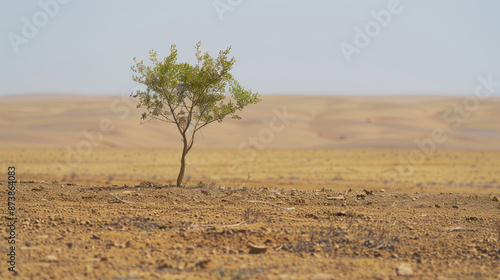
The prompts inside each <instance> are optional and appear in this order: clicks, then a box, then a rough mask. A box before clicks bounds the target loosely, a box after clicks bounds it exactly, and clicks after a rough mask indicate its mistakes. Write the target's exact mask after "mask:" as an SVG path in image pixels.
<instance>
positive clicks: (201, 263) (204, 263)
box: [194, 260, 210, 268]
mask: <svg viewBox="0 0 500 280" xmlns="http://www.w3.org/2000/svg"><path fill="white" fill-rule="evenodd" d="M208 263H210V260H202V261H199V262H197V263H196V264H195V265H194V266H196V267H200V268H207V267H208Z"/></svg>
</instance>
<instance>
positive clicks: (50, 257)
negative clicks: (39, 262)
mask: <svg viewBox="0 0 500 280" xmlns="http://www.w3.org/2000/svg"><path fill="white" fill-rule="evenodd" d="M45 260H46V261H48V262H58V259H57V257H56V256H54V255H49V256H47V257H46V258H45Z"/></svg>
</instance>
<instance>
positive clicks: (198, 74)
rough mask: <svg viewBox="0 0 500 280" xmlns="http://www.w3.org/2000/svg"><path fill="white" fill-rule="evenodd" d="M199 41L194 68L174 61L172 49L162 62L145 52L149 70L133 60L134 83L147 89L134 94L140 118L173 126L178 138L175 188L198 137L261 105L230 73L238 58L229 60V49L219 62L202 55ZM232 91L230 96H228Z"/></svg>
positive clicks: (181, 178)
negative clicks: (202, 131) (209, 127)
mask: <svg viewBox="0 0 500 280" xmlns="http://www.w3.org/2000/svg"><path fill="white" fill-rule="evenodd" d="M200 46H201V42H198V43H197V44H196V58H197V63H196V65H194V66H193V65H190V64H189V63H186V62H183V63H178V62H177V49H176V47H175V45H172V47H171V48H170V55H169V56H167V57H166V58H165V59H164V60H159V59H158V54H157V52H156V51H153V50H152V51H150V52H149V58H150V60H151V62H152V63H153V65H152V66H146V65H145V64H144V62H143V61H140V62H139V61H137V59H136V58H134V62H135V65H134V66H132V67H131V69H132V71H133V72H134V73H135V75H133V77H132V79H133V80H134V81H135V82H138V83H141V84H143V85H145V86H146V88H145V90H144V91H141V90H139V91H136V92H135V93H132V95H131V96H132V97H135V98H138V99H139V102H138V104H137V108H140V107H144V108H145V109H146V111H145V112H144V113H143V114H142V117H141V119H143V120H151V119H155V120H159V121H162V122H166V123H173V124H175V125H176V126H177V129H178V131H179V133H180V134H181V139H182V144H183V146H182V156H181V168H180V171H179V176H178V177H177V186H180V185H181V184H182V180H183V178H184V172H185V170H186V155H187V154H188V153H189V151H190V150H191V148H192V147H193V144H194V140H195V135H196V133H197V132H198V131H199V130H200V129H202V128H203V127H205V126H207V125H208V124H211V123H213V122H222V121H223V120H224V119H225V118H226V117H228V116H230V117H231V118H232V119H237V120H238V119H241V118H240V117H239V116H238V115H237V114H236V113H237V112H238V111H240V110H242V109H243V108H244V107H245V106H247V105H249V104H256V103H258V102H260V101H261V99H260V95H259V94H258V93H252V91H250V90H245V89H244V88H243V87H242V86H241V85H240V84H239V83H238V82H237V81H236V80H235V79H234V78H233V76H232V75H231V73H230V72H231V70H232V68H233V65H234V63H235V62H236V60H235V59H234V58H230V59H229V58H228V54H229V52H230V50H231V47H228V48H227V49H226V50H224V51H220V52H219V56H218V57H217V58H213V57H211V56H210V55H209V54H208V52H207V53H204V54H202V52H201V50H200ZM226 93H230V96H226Z"/></svg>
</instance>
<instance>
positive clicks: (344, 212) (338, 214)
mask: <svg viewBox="0 0 500 280" xmlns="http://www.w3.org/2000/svg"><path fill="white" fill-rule="evenodd" d="M335 215H337V216H347V212H346V211H340V212H337V213H336V214H335Z"/></svg>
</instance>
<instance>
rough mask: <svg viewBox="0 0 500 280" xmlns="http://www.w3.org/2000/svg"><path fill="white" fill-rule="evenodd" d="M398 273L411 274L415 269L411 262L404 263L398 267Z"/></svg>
mask: <svg viewBox="0 0 500 280" xmlns="http://www.w3.org/2000/svg"><path fill="white" fill-rule="evenodd" d="M396 274H397V275H398V276H411V275H412V274H413V270H412V269H411V267H410V265H409V264H407V263H402V264H400V265H398V267H397V268H396Z"/></svg>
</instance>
